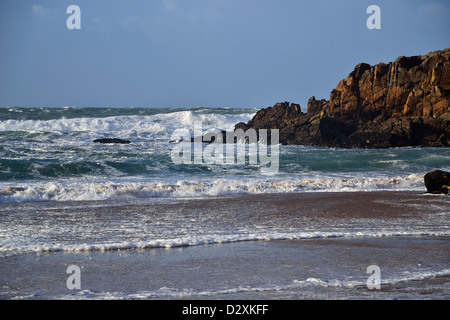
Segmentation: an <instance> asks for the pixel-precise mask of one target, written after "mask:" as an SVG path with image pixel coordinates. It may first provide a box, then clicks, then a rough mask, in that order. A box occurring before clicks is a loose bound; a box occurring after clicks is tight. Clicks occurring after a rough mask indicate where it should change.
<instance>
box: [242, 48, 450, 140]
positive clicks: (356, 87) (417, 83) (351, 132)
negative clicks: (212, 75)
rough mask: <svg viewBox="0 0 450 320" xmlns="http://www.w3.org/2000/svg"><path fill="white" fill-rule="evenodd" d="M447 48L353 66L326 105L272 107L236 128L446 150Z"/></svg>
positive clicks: (449, 118) (449, 119) (449, 136)
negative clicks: (377, 62)
mask: <svg viewBox="0 0 450 320" xmlns="http://www.w3.org/2000/svg"><path fill="white" fill-rule="evenodd" d="M449 105H450V48H449V49H445V50H442V51H436V52H431V53H428V54H427V55H424V56H414V57H399V58H397V59H396V60H395V61H394V62H390V63H387V64H386V63H379V64H377V65H375V66H370V65H368V64H365V63H361V64H358V65H357V66H356V67H355V69H354V70H353V71H352V72H351V73H350V74H349V75H348V77H347V78H345V79H343V80H341V81H340V82H339V84H338V85H337V87H336V88H335V89H334V90H332V91H331V93H330V99H329V100H325V99H322V100H316V98H315V97H311V98H310V99H309V101H308V110H307V113H303V112H302V111H301V108H300V105H298V104H290V103H289V102H284V103H277V104H276V105H274V106H273V107H269V108H266V109H262V110H260V111H259V112H257V114H256V115H255V116H254V117H253V119H251V120H250V121H249V122H248V123H247V124H244V123H239V124H237V125H236V128H242V129H248V128H255V129H280V143H282V144H297V145H319V146H329V147H339V148H386V147H401V146H450V129H449V124H450V107H449Z"/></svg>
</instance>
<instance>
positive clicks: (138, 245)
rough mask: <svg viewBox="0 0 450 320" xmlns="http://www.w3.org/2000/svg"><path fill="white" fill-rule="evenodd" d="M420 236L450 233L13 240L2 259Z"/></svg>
mask: <svg viewBox="0 0 450 320" xmlns="http://www.w3.org/2000/svg"><path fill="white" fill-rule="evenodd" d="M420 236H443V237H446V236H450V230H444V231H429V230H422V231H421V230H406V231H400V230H392V231H389V230H380V231H372V230H368V231H349V232H333V231H330V232H326V231H305V232H262V233H240V234H227V235H197V236H186V237H180V238H169V239H163V238H161V239H153V240H140V241H135V242H133V241H123V242H115V243H82V244H62V243H54V242H53V241H52V242H51V243H41V244H39V243H37V242H35V243H33V244H30V243H29V240H24V242H26V243H21V241H20V239H17V238H15V239H13V240H11V242H10V243H8V242H7V241H6V240H5V241H3V243H2V244H0V256H3V257H6V256H11V255H16V254H24V253H50V252H104V251H118V250H136V249H137V250H146V249H171V248H180V247H192V246H201V245H215V244H227V243H236V242H244V241H275V240H305V239H328V238H378V237H420Z"/></svg>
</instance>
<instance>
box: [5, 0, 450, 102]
mask: <svg viewBox="0 0 450 320" xmlns="http://www.w3.org/2000/svg"><path fill="white" fill-rule="evenodd" d="M373 4H375V5H378V6H379V7H380V9H381V30H369V29H368V28H367V27H366V21H367V19H368V18H369V16H370V14H367V13H366V10H367V7H368V6H370V5H373ZM69 5H78V6H79V7H80V9H81V29H80V30H69V29H68V28H67V26H66V21H67V19H68V18H69V16H70V14H67V13H66V9H67V7H68V6H69ZM449 16H450V1H448V0H371V1H365V0H339V1H336V0H315V1H302V0H128V1H124V0H95V1H93V0H70V1H65V0H53V1H50V0H49V1H39V0H32V1H29V0H21V1H17V0H0V107H9V106H66V105H69V106H101V107H120V106H122V107H126V106H143V107H195V106H205V107H260V108H262V107H267V106H270V105H273V104H275V103H276V102H279V101H291V102H296V103H300V104H301V105H302V108H303V110H306V103H307V101H308V99H309V97H311V96H316V98H318V99H320V98H326V99H328V97H329V93H330V91H331V90H332V89H333V88H334V87H335V86H336V85H337V83H338V82H339V80H340V79H342V78H345V77H346V76H347V75H348V74H349V73H350V72H351V71H352V70H353V67H354V66H355V65H356V64H357V63H360V62H366V63H369V64H372V65H373V64H376V63H379V62H389V61H393V60H395V58H397V57H398V56H401V55H405V56H409V55H418V54H426V53H427V52H430V51H435V50H440V49H444V48H446V47H450V35H449V32H448V30H450V22H449V20H450V19H448V17H449Z"/></svg>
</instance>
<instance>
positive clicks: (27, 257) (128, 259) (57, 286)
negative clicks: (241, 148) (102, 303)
mask: <svg viewBox="0 0 450 320" xmlns="http://www.w3.org/2000/svg"><path fill="white" fill-rule="evenodd" d="M257 110H258V109H251V108H204V107H197V108H178V109H174V108H140V107H129V108H84V107H62V108H56V107H55V108H48V107H33V108H31V107H30V108H21V107H11V108H0V137H1V141H2V143H1V145H0V204H1V206H0V298H3V299H180V298H181V299H195V298H200V299H271V298H274V299H302V298H306V299H310V298H313V299H345V298H353V299H359V298H362V299H370V298H381V299H384V298H387V299H399V298H400V299H401V298H406V299H422V298H431V299H448V298H449V297H450V291H449V284H450V282H449V279H450V265H449V262H450V255H449V253H450V246H449V242H448V239H449V235H450V230H449V223H448V214H449V212H450V210H449V209H450V200H449V198H448V196H439V195H429V194H426V189H425V186H424V182H423V176H424V174H426V173H427V172H429V171H432V170H435V169H441V170H445V171H450V149H448V148H413V147H408V148H391V149H374V150H365V149H350V150H345V149H334V148H324V147H311V146H277V147H278V148H279V149H278V150H279V154H278V157H279V158H278V163H279V164H278V167H277V169H278V170H277V172H275V173H272V174H264V172H263V170H262V169H263V168H262V167H263V164H261V163H256V164H255V163H249V162H246V163H232V164H227V163H212V164H211V163H207V162H201V163H199V162H195V161H192V163H181V164H179V163H178V164H177V163H175V162H174V160H173V154H172V151H173V149H174V147H175V146H177V145H179V143H177V142H174V141H173V133H174V132H175V131H177V130H190V131H193V130H195V125H196V124H198V123H201V124H202V128H204V129H205V130H212V129H215V130H216V129H218V130H232V129H233V128H234V125H235V124H236V123H238V122H247V121H249V120H250V119H251V118H252V116H253V115H254V114H255V113H256V112H257ZM98 138H120V139H126V140H129V141H130V143H129V144H100V143H94V142H93V141H94V140H95V139H98ZM203 147H205V146H203ZM70 265H79V266H80V267H81V276H82V286H81V289H80V290H71V289H70V288H68V286H66V279H67V277H68V274H67V273H66V269H67V267H68V266H70ZM370 265H377V266H379V268H380V270H381V287H382V289H381V290H376V289H375V290H369V289H368V288H367V285H366V280H367V278H368V277H369V274H368V273H367V272H366V271H367V270H366V269H367V267H369V266H370ZM118 280H119V281H118ZM421 286H422V287H421Z"/></svg>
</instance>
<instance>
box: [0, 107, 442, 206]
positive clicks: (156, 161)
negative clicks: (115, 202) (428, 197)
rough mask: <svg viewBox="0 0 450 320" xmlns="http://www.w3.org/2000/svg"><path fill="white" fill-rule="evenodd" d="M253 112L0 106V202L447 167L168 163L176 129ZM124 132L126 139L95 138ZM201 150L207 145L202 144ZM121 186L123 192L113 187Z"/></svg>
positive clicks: (351, 180)
mask: <svg viewBox="0 0 450 320" xmlns="http://www.w3.org/2000/svg"><path fill="white" fill-rule="evenodd" d="M256 111H257V109H246V108H202V107H198V108H187V109H182V108H178V109H170V108H77V107H64V108H44V107H39V108H19V107H13V108H0V139H1V141H2V143H1V145H0V201H3V202H4V201H29V200H95V199H104V198H109V197H168V196H170V197H173V196H183V197H184V196H202V195H205V194H208V195H210V194H229V193H231V194H233V193H261V192H298V191H342V190H345V191H349V190H350V191H352V190H355V191H361V190H424V185H423V175H424V174H425V173H426V172H428V171H431V170H434V169H442V170H449V169H450V149H448V148H396V149H383V150H360V149H355V150H339V149H330V148H319V147H305V146H279V151H280V152H279V168H278V170H277V172H276V174H274V175H271V176H266V175H264V174H262V172H261V166H262V165H261V164H259V163H258V164H249V163H248V161H247V163H245V164H231V165H230V164H212V165H211V164H207V163H205V162H201V163H197V164H195V163H183V164H176V163H174V161H173V159H172V157H171V151H172V150H173V148H174V146H175V145H176V144H174V143H171V142H170V141H171V140H172V139H173V136H172V135H173V133H174V132H176V130H181V129H187V130H191V131H190V132H193V130H194V125H195V124H196V123H199V122H201V124H202V126H203V129H205V130H207V129H221V130H231V129H232V128H234V125H235V124H236V123H238V122H241V121H242V122H247V121H248V120H250V119H251V118H252V116H253V115H254V114H255V113H256ZM97 138H122V139H127V140H130V141H131V143H130V144H126V145H118V144H115V145H108V144H97V143H93V140H95V139H97ZM204 147H205V145H204ZM118 189H120V190H121V191H120V192H119V191H117V190H118Z"/></svg>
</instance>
